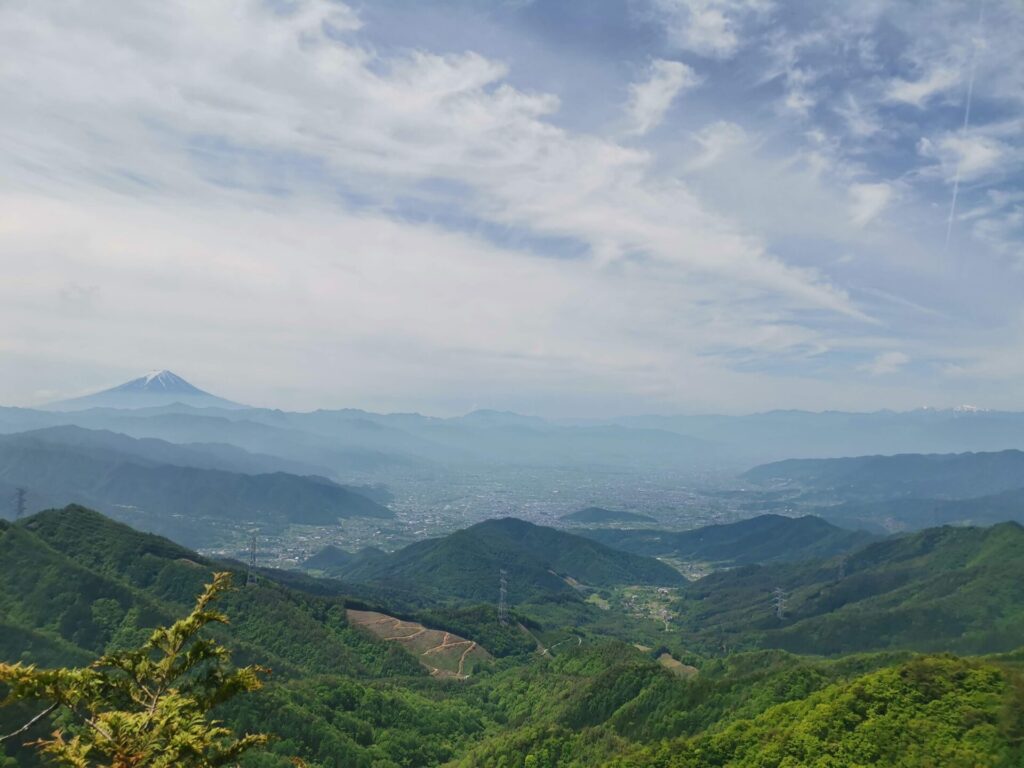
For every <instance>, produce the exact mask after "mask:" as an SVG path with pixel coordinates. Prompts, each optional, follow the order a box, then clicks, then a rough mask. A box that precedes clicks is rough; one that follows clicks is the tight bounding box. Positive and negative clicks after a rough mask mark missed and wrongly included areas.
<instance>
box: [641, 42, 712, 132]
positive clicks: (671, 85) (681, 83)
mask: <svg viewBox="0 0 1024 768" xmlns="http://www.w3.org/2000/svg"><path fill="white" fill-rule="evenodd" d="M699 82H700V78H698V77H697V74H696V73H695V72H694V71H693V69H691V68H690V67H688V66H687V65H686V64H683V63H682V62H680V61H666V60H665V59H656V60H654V61H653V62H652V63H651V68H650V73H649V77H648V79H647V80H645V81H643V82H640V83H633V84H632V85H631V86H630V87H629V103H628V104H627V105H626V113H627V119H628V122H629V129H628V130H629V132H630V133H635V134H644V133H647V132H648V131H649V130H651V129H652V128H654V127H656V126H658V125H659V124H660V123H661V121H662V119H663V118H664V117H665V113H666V112H667V111H668V108H669V107H670V106H672V102H673V101H675V98H676V96H678V95H679V94H680V93H681V92H682V91H684V90H689V89H690V88H693V87H694V86H696V85H697V84H698V83H699Z"/></svg>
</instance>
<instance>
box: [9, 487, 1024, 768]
mask: <svg viewBox="0 0 1024 768" xmlns="http://www.w3.org/2000/svg"><path fill="white" fill-rule="evenodd" d="M523 526H525V524H523V523H521V522H520V521H509V520H502V521H493V524H492V525H490V526H487V527H485V528H484V531H483V532H482V533H481V532H480V531H475V532H474V534H473V536H469V537H467V536H463V537H458V536H453V537H447V539H443V540H440V541H447V542H449V545H448V546H446V547H442V548H441V549H439V550H436V551H437V555H436V558H437V559H434V560H432V559H429V558H425V557H420V556H419V555H418V556H417V557H416V558H414V559H413V558H410V559H408V560H404V561H402V562H405V563H409V564H410V566H409V567H410V569H412V568H413V566H415V568H416V569H417V570H415V571H414V570H410V571H409V572H410V573H412V572H415V573H418V574H426V573H428V571H426V570H423V569H424V568H425V566H424V565H423V564H424V563H433V564H435V565H437V566H438V567H439V568H440V577H441V578H448V576H447V574H449V573H450V572H449V571H447V570H446V569H445V568H443V567H440V566H441V565H443V556H444V557H453V556H454V548H455V546H454V544H453V543H452V542H454V543H457V544H459V545H460V546H461V547H462V548H465V547H472V546H484V544H486V543H488V542H489V546H494V547H497V546H499V543H500V544H501V546H512V539H518V537H520V536H525V537H526V540H525V543H524V544H523V547H524V550H525V549H530V550H532V551H533V553H534V555H535V557H536V558H540V559H541V560H542V561H548V560H550V563H551V564H552V565H554V566H557V567H559V568H565V570H566V571H567V572H572V571H577V570H578V571H579V573H580V574H581V575H585V576H587V577H588V578H590V579H592V580H598V579H596V578H595V574H594V573H592V572H589V571H587V570H586V569H585V568H584V565H585V564H587V563H589V564H590V565H591V566H593V567H598V566H600V567H602V568H603V567H605V566H606V565H607V566H608V567H609V570H608V573H609V574H618V576H619V577H621V578H629V579H632V578H634V577H636V576H637V575H643V574H647V573H653V574H654V578H657V577H658V576H659V575H660V571H658V570H655V571H648V570H646V569H647V568H649V567H650V566H649V565H648V561H647V560H646V559H645V558H637V557H636V556H633V555H627V554H625V553H615V552H614V551H613V550H607V551H606V549H607V548H605V547H602V546H600V545H597V544H595V543H593V542H589V541H587V540H585V539H580V540H579V541H582V542H583V543H584V544H585V545H586V546H585V547H583V548H581V549H579V551H578V553H576V554H573V553H572V552H571V551H568V550H567V549H566V547H567V546H569V545H572V546H574V547H575V546H578V544H577V540H576V539H577V537H572V536H568V535H567V534H558V535H557V536H552V535H551V534H552V533H556V534H557V533H558V532H549V531H547V530H544V529H540V530H539V531H533V530H531V529H532V528H533V527H532V526H531V527H528V528H526V527H523ZM471 530H472V529H471ZM506 538H508V539H509V540H508V541H506V540H505V539H506ZM1022 540H1024V530H1022V529H1021V528H1020V527H1019V526H1016V525H1012V524H1011V525H1003V526H996V527H994V528H991V529H936V530H933V531H926V532H924V533H922V534H918V535H915V536H906V537H900V538H896V539H893V540H888V541H882V542H877V543H873V544H870V545H869V546H867V547H864V548H862V549H860V550H858V551H857V552H855V553H853V554H850V555H848V556H846V557H845V560H844V561H840V560H838V559H825V560H816V561H810V562H806V563H799V564H793V563H775V564H770V565H764V566H747V567H740V568H736V569H734V570H725V571H722V572H720V573H716V574H713V575H712V576H709V577H706V578H705V579H702V580H701V581H698V582H695V583H693V584H690V585H688V586H687V585H682V586H681V587H679V586H677V587H673V588H672V589H673V590H675V591H674V594H676V595H677V598H676V604H675V606H674V607H675V608H676V609H677V610H678V615H679V617H680V620H679V623H678V624H673V625H672V631H670V632H666V631H664V630H662V629H660V628H655V627H649V626H648V625H646V624H644V623H643V622H641V621H639V620H636V619H631V618H629V617H628V616H626V615H619V614H616V613H615V611H614V610H611V609H609V610H601V609H598V608H596V607H594V606H591V605H589V604H584V603H582V602H581V601H580V600H579V599H578V598H575V597H573V598H572V599H571V600H570V601H569V602H564V601H563V600H562V599H561V598H560V597H559V595H560V594H561V593H558V592H556V593H553V594H547V602H545V601H543V600H541V601H540V602H537V603H535V604H525V605H522V606H517V607H516V609H515V613H514V614H513V622H514V623H513V624H512V625H511V626H508V627H501V626H500V625H499V624H498V622H497V615H496V613H495V610H494V607H493V605H492V604H491V605H480V604H474V603H473V601H472V600H464V599H463V600H459V599H455V598H454V597H453V596H451V595H449V596H447V598H446V600H444V601H438V600H435V599H434V598H432V597H431V596H430V595H429V594H423V593H416V592H415V591H399V590H396V591H389V590H388V589H387V588H386V587H384V586H376V587H372V586H368V585H363V586H360V585H354V584H351V583H345V582H339V581H333V580H322V579H313V578H310V577H308V576H303V575H301V574H297V573H288V572H276V571H271V570H261V571H259V573H258V578H257V583H256V584H255V585H250V586H241V585H244V583H245V579H246V576H245V574H244V573H242V572H238V571H236V581H237V583H238V584H239V585H240V586H239V588H238V589H237V590H236V591H234V592H232V593H229V594H228V595H226V596H225V597H224V598H223V605H222V606H221V608H222V609H223V610H224V611H225V612H226V613H227V614H228V616H229V617H230V624H229V625H228V626H227V627H224V628H222V629H220V630H218V631H217V632H216V633H215V636H216V637H217V638H218V639H219V640H220V641H222V642H224V643H226V644H227V645H228V646H229V647H230V648H231V650H232V651H233V654H234V659H235V661H236V663H238V664H248V663H258V664H262V665H266V666H269V667H271V668H272V670H273V674H272V675H271V677H270V680H269V682H268V684H267V685H266V686H265V687H264V688H263V689H262V690H259V691H255V692H252V693H248V694H244V695H241V696H238V697H236V698H234V699H233V700H232V701H231V702H229V703H227V704H224V705H222V706H221V707H220V708H219V709H218V710H217V711H216V712H215V713H214V715H215V716H216V717H219V718H222V719H223V720H224V721H225V723H226V724H227V725H229V726H230V727H231V728H232V729H233V730H234V731H235V732H238V733H242V732H270V733H272V734H274V735H275V738H274V739H273V740H272V741H271V742H270V744H269V745H268V746H267V747H266V748H264V749H259V750H255V751H253V752H252V753H250V754H248V755H246V756H245V757H244V758H242V760H241V764H242V765H243V766H246V767H247V768H286V766H290V765H293V763H292V758H293V757H300V758H302V759H303V760H304V761H306V763H307V765H309V766H311V767H312V768H336V767H339V766H345V768H350V767H351V766H355V767H356V768H398V767H399V766H403V767H404V766H424V767H426V766H441V765H447V766H451V767H454V766H458V767H460V768H470V767H473V768H476V767H479V768H485V767H486V768H490V767H491V766H505V767H506V768H508V767H514V768H584V767H587V768H590V767H591V766H617V767H618V768H641V766H644V767H646V766H661V767H662V768H704V767H705V766H738V767H746V766H751V767H753V766H757V767H758V768H764V767H765V766H769V767H772V768H789V767H790V766H798V765H829V764H835V763H829V762H828V760H833V761H834V760H836V759H839V760H840V761H841V762H840V763H838V764H839V765H864V766H878V768H882V767H883V766H906V768H911V766H914V767H915V768H916V766H921V765H934V766H943V768H945V766H962V767H963V768H968V766H971V767H972V768H973V766H993V767H998V766H1005V767H1006V768H1011V766H1016V765H1018V764H1019V761H1020V760H1021V759H1022V757H1024V755H1022V752H1021V744H1022V741H1021V737H1022V735H1024V699H1022V696H1024V676H1022V671H1021V670H1022V666H1024V651H1018V652H1016V653H1010V654H1006V655H1003V656H988V657H978V658H957V657H954V656H949V655H932V656H919V655H917V654H916V652H917V651H921V650H933V651H940V650H948V649H959V650H961V651H966V652H988V651H991V650H996V649H1004V648H1005V649H1010V648H1014V647H1017V646H1019V644H1020V637H1021V626H1020V617H1021V615H1022V606H1024V594H1022V593H1021V589H1022V587H1021V586H1020V585H1021V584H1022V583H1024V579H1022V578H1021V574H1020V573H1019V570H1020V568H1021V565H1020V564H1019V553H1020V551H1022V550H1021V544H1022ZM427 543H432V544H434V545H435V546H436V545H437V542H427ZM415 551H416V550H414V552H415ZM520 551H521V552H523V553H522V554H521V555H520V556H521V557H522V558H523V561H524V563H526V564H528V565H529V568H531V569H532V568H534V567H535V564H536V562H537V561H531V560H528V559H527V558H526V554H525V552H524V551H523V550H520ZM489 552H490V550H486V549H485V554H488V553H489ZM609 552H611V553H612V554H611V555H609ZM608 557H614V558H615V559H613V560H604V559H603V558H608ZM577 558H579V559H577ZM594 558H597V560H596V561H595V560H594ZM1015 561H1018V562H1015ZM483 562H484V563H485V565H484V566H482V567H484V569H485V570H486V573H487V576H488V577H489V579H488V582H489V586H492V585H491V584H490V582H493V578H492V577H493V573H492V572H491V570H490V569H491V566H492V565H493V564H492V563H491V562H490V560H488V559H487V557H485V558H484V559H483ZM653 562H655V563H656V561H653ZM223 567H224V566H223V564H217V563H214V562H212V561H210V560H208V559H207V558H204V557H202V556H200V555H197V554H196V553H194V552H191V551H190V550H188V549H186V548H184V547H181V546H179V545H177V544H174V543H172V542H170V541H168V540H166V539H161V538H159V537H156V536H152V535H149V534H144V533H139V532H137V531H134V530H132V529H130V528H128V527H126V526H124V525H121V524H118V523H114V522H112V521H110V520H109V519H107V518H105V517H103V516H102V515H100V514H97V513H95V512H92V511H89V510H87V509H84V508H81V507H68V508H66V509H63V510H52V511H47V512H44V513H41V514H38V515H35V516H33V517H31V518H28V519H26V520H23V521H20V522H18V523H16V524H10V523H0V628H2V629H3V630H4V631H3V632H0V660H10V661H13V660H22V661H34V662H38V663H40V664H43V665H61V664H71V665H81V664H86V663H88V661H89V660H90V659H92V658H95V657H96V656H97V655H98V654H100V653H102V652H104V651H109V650H112V649H117V648H127V647H132V646H133V645H135V644H137V643H138V642H139V639H140V637H142V636H144V635H145V632H146V629H147V628H148V627H152V626H154V625H156V624H164V623H167V622H168V621H170V620H172V619H174V618H176V617H178V616H181V615H183V614H184V613H185V612H186V611H187V608H188V606H189V604H190V603H191V600H192V599H193V598H194V597H195V595H196V594H197V593H198V591H199V590H200V588H201V586H202V584H203V583H204V582H205V581H208V580H209V577H210V574H211V573H212V572H213V570H215V569H221V568H223ZM523 567H526V566H525V565H524V566H523ZM839 568H842V571H840V570H839ZM580 569H582V570H580ZM638 569H639V570H638ZM552 570H554V568H553V569H552ZM481 573H483V571H481ZM609 578H610V576H606V583H611V582H610V581H607V579H609ZM777 581H778V582H779V583H780V584H782V585H783V587H784V588H785V589H786V590H787V591H788V597H789V602H788V604H787V608H786V611H785V615H784V616H783V617H782V618H779V617H778V616H775V615H773V614H772V613H771V611H770V610H766V598H767V597H768V594H767V593H766V590H769V591H770V588H771V585H773V584H775V583H776V582H777ZM559 583H562V584H565V582H564V581H560V582H559ZM569 589H573V588H571V587H569ZM652 589H653V588H652ZM467 591H468V592H469V590H467ZM942 602H945V603H948V604H949V608H948V610H946V611H945V612H943V611H942V610H941V609H940V608H939V607H938V605H937V604H938V603H942ZM545 606H547V607H545ZM349 607H358V608H364V609H365V608H368V609H370V610H378V611H382V612H384V613H387V612H390V613H391V615H400V616H401V617H404V618H405V619H408V620H416V621H420V622H423V623H424V625H426V626H431V627H437V628H439V629H442V630H447V631H448V632H451V633H455V634H460V635H463V636H468V637H473V638H474V639H475V640H476V642H479V643H481V644H482V645H483V646H484V647H486V648H488V650H490V651H492V653H493V654H494V655H496V656H499V657H501V658H498V659H497V660H495V661H493V662H491V663H490V664H486V665H483V666H482V667H479V668H476V669H475V670H474V672H473V674H472V675H471V676H469V677H467V678H466V679H463V680H448V681H445V680H441V679H436V678H432V677H430V676H428V675H426V674H425V672H424V669H423V666H421V664H420V663H419V662H418V661H417V659H416V658H415V657H414V655H413V654H412V653H410V651H409V650H403V648H402V647H401V646H402V643H396V642H394V641H381V640H378V639H375V638H374V636H373V635H372V634H370V633H368V632H364V631H362V630H359V629H357V628H355V627H353V626H350V625H349V623H348V621H347V620H346V615H345V614H346V609H347V608H349ZM534 609H536V610H537V611H539V612H540V613H539V614H538V615H541V614H543V616H544V618H543V620H538V619H537V618H536V617H531V616H530V615H529V612H530V611H532V610H534ZM523 611H525V612H526V613H523ZM587 611H596V613H597V615H599V617H600V621H597V620H594V621H592V622H591V623H590V624H589V625H587V626H586V627H584V626H575V625H573V624H569V625H567V626H566V625H561V626H560V625H559V624H558V623H557V622H558V621H559V620H560V619H559V618H558V617H561V620H566V621H577V620H578V619H579V618H580V617H583V616H592V615H593V614H590V613H587ZM933 612H934V615H935V617H936V618H935V620H934V621H931V622H930V621H929V620H928V617H929V616H931V615H932V613H933ZM616 617H617V618H616ZM588 621H590V619H588ZM601 622H603V623H601ZM613 622H617V624H613ZM922 622H924V623H922ZM659 626H660V625H659ZM605 630H608V631H612V634H615V633H618V634H619V636H623V635H628V634H629V633H634V636H635V637H637V638H643V641H644V642H645V643H647V645H644V644H643V643H640V642H637V643H636V644H635V645H634V644H633V643H632V642H620V641H615V640H610V639H608V637H607V636H606V635H604V634H603V632H604V631H605ZM442 634H443V633H442ZM560 636H561V637H562V638H563V639H562V640H559V639H557V638H558V637H560ZM659 636H660V637H663V638H664V639H665V644H664V645H662V646H661V647H658V646H657V645H656V644H652V643H654V642H655V640H656V639H657V638H658V637H659ZM759 645H760V646H777V647H788V648H792V649H793V650H798V651H802V652H803V651H806V652H809V653H811V654H813V655H808V656H800V655H793V654H791V653H789V652H786V651H782V650H756V651H750V652H739V653H737V652H735V649H738V648H741V647H744V646H746V647H751V648H753V647H756V646H759ZM687 648H689V649H691V650H690V651H687V650H686V649H687ZM872 648H878V649H881V648H887V649H889V650H886V651H885V652H881V653H873V654H854V655H842V654H843V653H846V652H848V651H857V650H861V649H872ZM694 650H700V651H701V653H699V654H698V653H694V652H693V651H694ZM668 651H671V653H673V654H675V655H676V657H677V658H679V659H682V660H683V661H685V662H687V663H688V664H692V665H695V666H694V667H693V668H692V672H690V673H687V674H685V675H680V674H678V671H677V666H678V663H677V662H674V663H666V658H667V659H669V660H672V657H671V656H667V652H668ZM823 653H824V654H831V657H830V658H824V657H822V656H821V655H819V654H823ZM672 661H674V660H672ZM34 712H35V710H33V709H31V708H28V709H26V708H25V707H13V708H2V709H0V732H2V733H7V732H10V731H11V730H14V728H15V727H16V726H17V725H18V724H20V723H21V722H24V721H25V720H26V719H27V718H28V717H29V716H31V715H32V714H34ZM46 728H47V725H46V724H45V723H41V724H39V725H38V726H36V727H35V728H34V729H33V730H32V731H31V732H29V733H27V734H26V735H25V738H24V739H23V740H21V741H20V742H18V743H7V744H5V749H6V750H7V752H8V754H9V755H10V756H11V757H10V759H11V760H12V761H13V762H11V765H17V766H35V765H36V764H37V762H36V756H35V755H34V753H33V752H32V750H31V749H30V748H28V747H25V746H21V745H22V744H24V741H26V740H28V739H30V738H31V737H35V736H38V735H42V734H44V733H47V731H46ZM2 760H3V758H2V757H0V761H2ZM0 765H4V763H3V762H0ZM5 768H6V766H5Z"/></svg>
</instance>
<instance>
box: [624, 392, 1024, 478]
mask: <svg viewBox="0 0 1024 768" xmlns="http://www.w3.org/2000/svg"><path fill="white" fill-rule="evenodd" d="M613 421H614V423H617V424H620V425H622V426H625V427H630V428H642V429H655V430H660V431H667V432H675V433H678V434H683V435H687V436H689V437H693V438H698V439H702V440H707V441H709V442H710V443H713V444H714V445H715V446H716V447H717V449H718V450H719V451H722V452H725V453H728V454H729V455H730V456H732V457H734V458H736V459H740V460H748V461H750V463H751V464H753V463H755V462H765V461H775V460H779V459H787V458H792V457H794V456H800V457H804V458H826V457H842V456H864V455H869V454H896V453H959V452H964V451H1001V450H1005V449H1008V448H1020V449H1024V413H1019V412H1007V411H986V410H980V409H976V408H970V407H960V408H950V409H935V408H920V409H918V410H914V411H902V412H901V411H875V412H870V413H849V412H843V411H825V412H820V413H817V412H810V411H768V412H766V413H754V414H749V415H742V416H723V415H707V416H637V417H627V418H620V419H614V420H613ZM748 466H749V465H748Z"/></svg>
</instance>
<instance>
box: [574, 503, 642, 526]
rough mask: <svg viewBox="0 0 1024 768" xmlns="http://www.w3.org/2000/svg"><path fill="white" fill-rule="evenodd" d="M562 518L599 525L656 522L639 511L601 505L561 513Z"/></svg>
mask: <svg viewBox="0 0 1024 768" xmlns="http://www.w3.org/2000/svg"><path fill="white" fill-rule="evenodd" d="M561 519H562V520H565V521H567V522H570V523H583V524H587V525H601V524H603V523H656V522H657V520H655V519H654V518H653V517H651V516H649V515H642V514H640V513H639V512H626V511H624V510H621V509H618V510H616V509H604V508H603V507H587V508H585V509H580V510H577V511H575V512H570V513H569V514H567V515H562V517H561Z"/></svg>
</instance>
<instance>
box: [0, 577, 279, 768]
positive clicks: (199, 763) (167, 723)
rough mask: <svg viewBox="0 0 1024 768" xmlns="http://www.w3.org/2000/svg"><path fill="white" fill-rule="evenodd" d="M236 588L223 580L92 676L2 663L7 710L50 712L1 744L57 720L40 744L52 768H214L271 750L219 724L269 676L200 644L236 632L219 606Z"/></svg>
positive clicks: (92, 668)
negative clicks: (220, 713)
mask: <svg viewBox="0 0 1024 768" xmlns="http://www.w3.org/2000/svg"><path fill="white" fill-rule="evenodd" d="M230 584H231V574H229V573H216V574H214V576H213V581H212V582H211V583H210V584H207V585H206V587H205V589H204V591H203V593H202V594H201V595H200V596H199V597H198V599H197V600H196V604H195V607H194V608H193V610H192V612H191V613H190V614H189V615H188V616H186V617H185V618H183V619H180V620H179V621H176V622H174V624H172V625H171V626H169V627H161V628H158V629H156V630H154V631H153V633H152V634H151V635H150V637H149V640H148V641H146V643H144V644H143V645H142V646H141V647H139V648H137V649H133V650H127V651H115V652H112V653H108V654H107V655H105V656H103V657H101V658H99V659H97V660H96V661H95V662H93V663H92V664H91V665H89V666H88V667H85V668H81V669H38V668H37V667H35V666H32V665H30V666H25V665H22V664H13V665H12V664H3V663H0V684H3V685H4V686H6V687H7V689H8V694H7V696H6V698H5V699H4V700H3V701H2V702H0V705H2V704H9V703H12V702H15V701H23V700H29V701H40V702H44V703H46V704H47V706H46V708H45V709H43V710H42V711H41V712H40V713H39V714H38V715H37V716H36V717H34V718H33V719H32V720H31V721H29V722H28V723H26V724H25V725H24V726H23V727H22V728H19V729H18V730H17V731H15V732H14V733H12V734H8V735H6V736H2V737H0V738H4V739H8V738H13V737H16V736H18V735H20V734H22V733H24V732H26V731H28V730H29V728H30V727H31V726H32V725H34V724H35V723H36V722H38V721H40V720H42V719H43V718H45V717H47V716H48V715H49V714H50V713H52V712H55V711H57V712H59V713H60V717H59V718H58V721H59V722H60V723H62V725H61V727H59V728H58V729H57V730H55V731H54V732H53V733H52V735H51V737H50V738H48V739H42V740H40V741H37V742H35V743H34V745H35V746H36V747H38V748H39V750H41V752H42V753H43V754H44V755H45V756H46V757H48V758H49V759H50V761H52V762H55V763H56V764H58V765H65V766H73V768H171V767H172V766H187V767H189V768H206V766H220V765H227V764H230V763H232V762H234V761H235V760H236V759H237V758H238V757H239V756H240V755H241V754H242V753H243V752H244V751H246V750H248V749H250V748H252V747H255V746H257V745H260V744H263V743H265V742H266V740H267V737H266V736H264V735H260V734H249V735H246V736H243V737H241V738H237V737H236V736H235V735H234V734H232V733H231V731H230V730H228V729H227V728H225V727H223V725H221V724H220V723H219V722H217V721H214V720H211V719H210V715H209V713H210V710H211V709H212V708H213V707H215V706H216V705H217V704H219V703H221V702H223V701H225V700H227V699H229V698H231V697H232V696H234V695H236V694H238V693H241V692H245V691H252V690H255V689H257V688H259V687H260V676H261V675H262V674H263V673H265V672H266V670H264V669H262V668H261V667H256V666H249V667H244V668H241V669H232V668H231V665H230V653H229V651H228V650H227V649H226V648H225V647H224V646H222V645H219V644H218V643H216V642H215V641H214V640H212V639H210V638H208V637H203V636H200V633H201V632H202V630H203V629H204V628H205V627H206V626H207V625H208V624H211V623H220V624H226V623H227V621H228V619H227V616H225V615H224V614H223V613H220V612H219V611H216V610H213V609H212V608H211V604H212V603H213V602H214V601H215V600H216V599H217V597H218V596H220V595H221V594H222V593H223V592H224V591H226V590H227V589H229V588H230ZM63 723H68V724H67V725H66V726H65V725H63Z"/></svg>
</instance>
